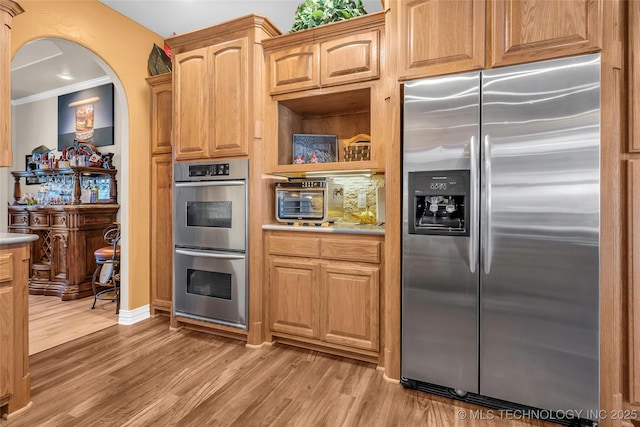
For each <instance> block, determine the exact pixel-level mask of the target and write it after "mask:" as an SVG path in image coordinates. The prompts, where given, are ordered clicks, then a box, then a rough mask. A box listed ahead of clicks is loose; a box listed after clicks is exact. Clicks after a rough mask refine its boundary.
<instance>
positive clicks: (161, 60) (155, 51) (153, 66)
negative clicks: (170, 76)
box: [148, 43, 171, 76]
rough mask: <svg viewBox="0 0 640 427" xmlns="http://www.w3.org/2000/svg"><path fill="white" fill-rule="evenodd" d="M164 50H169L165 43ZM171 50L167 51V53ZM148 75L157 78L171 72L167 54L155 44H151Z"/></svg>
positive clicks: (169, 58)
mask: <svg viewBox="0 0 640 427" xmlns="http://www.w3.org/2000/svg"><path fill="white" fill-rule="evenodd" d="M164 46H165V49H169V46H167V44H166V43H165V45H164ZM170 52H171V49H169V53H170ZM148 64H149V74H150V75H152V76H157V75H158V74H164V73H170V72H171V57H170V56H169V55H168V54H167V51H166V50H163V49H162V48H160V46H158V45H157V44H155V43H154V44H153V48H152V49H151V53H150V54H149V61H148Z"/></svg>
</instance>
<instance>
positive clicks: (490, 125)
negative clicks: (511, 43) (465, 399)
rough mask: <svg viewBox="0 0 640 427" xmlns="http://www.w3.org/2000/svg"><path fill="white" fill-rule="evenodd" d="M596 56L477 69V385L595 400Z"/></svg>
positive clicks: (544, 399) (553, 398)
mask: <svg viewBox="0 0 640 427" xmlns="http://www.w3.org/2000/svg"><path fill="white" fill-rule="evenodd" d="M599 82H600V60H599V55H588V56H582V57H574V58H569V59H562V60H555V61H546V62H542V63H535V64H527V65H522V66H515V67H509V68H503V69H496V70H490V71H486V72H485V73H484V74H483V95H482V99H483V107H482V109H483V110H482V117H483V123H482V132H483V148H484V150H483V156H484V157H483V161H482V162H481V165H483V169H484V170H483V172H484V173H485V174H486V175H485V176H483V178H482V182H483V191H482V202H483V203H482V209H481V211H480V212H481V218H482V221H483V225H484V227H483V231H486V233H485V234H483V235H482V236H481V248H482V250H483V251H484V252H483V253H482V255H481V257H482V260H481V261H482V262H481V266H482V269H481V271H482V273H481V301H482V302H481V312H480V313H481V314H480V328H481V331H480V394H482V395H485V396H489V397H493V398H497V399H502V400H506V401H510V402H515V403H519V404H523V405H528V406H533V407H537V408H544V409H551V410H565V411H566V410H574V411H575V410H595V409H597V408H598V402H599V358H598V351H599V350H598V349H599V320H598V319H599V305H598V304H599V303H598V299H599V297H598V296H599V202H600V193H599V179H600V170H599V164H600V155H599V143H600V142H599V141H600V124H599V123H600V84H599Z"/></svg>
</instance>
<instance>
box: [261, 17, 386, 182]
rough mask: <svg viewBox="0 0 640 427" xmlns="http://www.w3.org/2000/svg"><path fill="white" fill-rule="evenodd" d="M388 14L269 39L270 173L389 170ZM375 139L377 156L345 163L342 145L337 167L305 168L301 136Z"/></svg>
mask: <svg viewBox="0 0 640 427" xmlns="http://www.w3.org/2000/svg"><path fill="white" fill-rule="evenodd" d="M384 25H385V14H384V13H383V12H378V13H372V14H369V15H365V16H361V17H357V18H353V19H349V20H346V21H341V22H336V23H332V24H327V25H322V26H320V27H317V28H312V29H309V30H304V31H299V32H296V33H291V34H285V35H282V36H279V37H274V38H272V39H269V40H264V41H263V46H264V49H265V55H266V61H267V64H268V67H269V76H268V78H269V88H268V90H269V92H268V95H270V97H269V98H268V99H267V102H266V104H265V115H266V117H267V120H266V124H267V125H266V136H265V142H266V144H267V145H268V147H269V149H268V150H266V152H265V154H266V156H265V161H264V162H265V167H266V172H269V173H274V174H284V175H298V176H299V175H301V174H305V173H307V172H319V171H327V170H332V171H337V170H353V169H359V170H363V169H366V170H375V171H383V170H384V164H385V143H386V139H387V126H386V117H387V111H386V108H387V103H386V102H385V92H384V90H385V86H384V84H385V82H384V80H383V79H381V78H380V77H381V76H382V75H384V73H383V69H384V67H385V64H384V61H382V60H381V58H384ZM294 134H321V135H337V139H338V140H347V139H350V138H352V137H354V136H356V135H360V134H364V135H369V136H370V137H371V143H370V155H369V156H368V158H363V159H361V160H357V161H345V156H344V150H343V148H344V147H343V146H342V145H341V143H340V141H338V144H337V146H336V149H335V156H334V157H333V160H334V161H327V162H324V163H306V164H297V163H295V162H294V154H295V153H293V144H292V141H293V135H294Z"/></svg>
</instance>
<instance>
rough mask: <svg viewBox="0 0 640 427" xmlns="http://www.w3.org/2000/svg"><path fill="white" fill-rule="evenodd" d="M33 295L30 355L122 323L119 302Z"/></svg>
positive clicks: (30, 318) (31, 297) (30, 316)
mask: <svg viewBox="0 0 640 427" xmlns="http://www.w3.org/2000/svg"><path fill="white" fill-rule="evenodd" d="M91 304H93V297H91V298H82V299H78V300H72V301H61V300H60V298H58V297H54V296H44V295H29V355H32V354H36V353H39V352H41V351H43V350H47V349H49V348H52V347H55V346H57V345H60V344H63V343H66V342H69V341H72V340H74V339H76V338H80V337H83V336H85V335H89V334H92V333H94V332H96V331H100V330H102V329H105V328H108V327H109V326H113V325H117V324H118V316H117V315H116V307H115V303H112V302H111V301H106V300H103V301H98V302H97V303H96V308H95V309H93V310H92V309H91Z"/></svg>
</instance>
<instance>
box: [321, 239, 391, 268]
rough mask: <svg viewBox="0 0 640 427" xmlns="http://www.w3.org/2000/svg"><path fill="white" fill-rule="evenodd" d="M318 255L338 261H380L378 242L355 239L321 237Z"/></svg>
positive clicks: (376, 262)
mask: <svg viewBox="0 0 640 427" xmlns="http://www.w3.org/2000/svg"><path fill="white" fill-rule="evenodd" d="M320 255H321V256H322V258H328V259H336V260H340V261H359V262H371V263H375V264H378V263H380V242H375V241H371V240H357V239H351V240H346V239H345V240H332V239H322V245H321V247H320Z"/></svg>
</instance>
